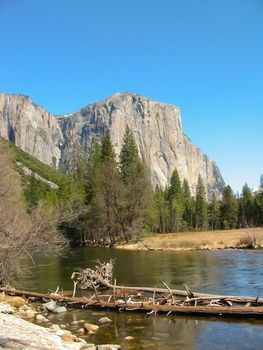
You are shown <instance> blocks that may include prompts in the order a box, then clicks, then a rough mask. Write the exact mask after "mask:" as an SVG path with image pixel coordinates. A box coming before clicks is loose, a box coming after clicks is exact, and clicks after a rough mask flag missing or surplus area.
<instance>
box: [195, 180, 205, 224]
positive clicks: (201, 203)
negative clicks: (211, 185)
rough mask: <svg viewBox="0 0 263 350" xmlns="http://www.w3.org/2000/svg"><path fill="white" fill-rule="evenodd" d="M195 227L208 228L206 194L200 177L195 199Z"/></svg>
mask: <svg viewBox="0 0 263 350" xmlns="http://www.w3.org/2000/svg"><path fill="white" fill-rule="evenodd" d="M195 227H196V229H202V230H205V229H206V228H207V203H206V193H205V187H204V184H203V180H202V178H201V176H200V175H199V177H198V183H197V187H196V197H195Z"/></svg>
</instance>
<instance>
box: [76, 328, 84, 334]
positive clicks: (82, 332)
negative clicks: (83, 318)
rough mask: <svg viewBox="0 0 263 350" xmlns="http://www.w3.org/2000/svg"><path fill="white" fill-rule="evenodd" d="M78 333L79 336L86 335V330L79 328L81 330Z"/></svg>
mask: <svg viewBox="0 0 263 350" xmlns="http://www.w3.org/2000/svg"><path fill="white" fill-rule="evenodd" d="M77 333H78V334H84V333H85V329H84V328H79V329H78V330H77Z"/></svg>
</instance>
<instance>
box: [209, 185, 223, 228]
mask: <svg viewBox="0 0 263 350" xmlns="http://www.w3.org/2000/svg"><path fill="white" fill-rule="evenodd" d="M208 218H209V219H208V220H209V228H210V229H211V230H216V229H219V228H220V202H219V201H218V199H217V198H216V195H215V193H214V192H213V194H212V198H211V201H210V203H209V204H208Z"/></svg>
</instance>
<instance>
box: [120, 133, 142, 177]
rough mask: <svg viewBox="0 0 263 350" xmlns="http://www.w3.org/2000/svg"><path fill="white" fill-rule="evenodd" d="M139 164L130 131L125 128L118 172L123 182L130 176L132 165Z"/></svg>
mask: <svg viewBox="0 0 263 350" xmlns="http://www.w3.org/2000/svg"><path fill="white" fill-rule="evenodd" d="M137 162H139V156H138V150H137V147H136V143H135V139H134V137H133V134H132V131H131V129H130V128H129V127H128V126H127V127H126V130H125V134H124V137H123V145H122V149H121V153H120V162H119V163H120V170H121V176H122V179H123V181H124V182H126V183H127V182H128V181H129V178H130V177H131V176H132V172H133V170H134V169H133V165H134V164H136V163H137Z"/></svg>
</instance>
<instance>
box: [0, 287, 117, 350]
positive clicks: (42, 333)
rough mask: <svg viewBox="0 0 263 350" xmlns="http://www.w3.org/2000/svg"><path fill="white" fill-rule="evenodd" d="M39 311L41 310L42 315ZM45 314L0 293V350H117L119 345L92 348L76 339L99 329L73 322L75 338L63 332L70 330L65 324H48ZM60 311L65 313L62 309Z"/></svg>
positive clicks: (20, 298) (28, 304)
mask: <svg viewBox="0 0 263 350" xmlns="http://www.w3.org/2000/svg"><path fill="white" fill-rule="evenodd" d="M50 303H54V302H49V304H50ZM44 305H45V304H44ZM57 309H58V308H57ZM60 309H62V307H60ZM40 310H44V312H43V311H42V312H41V311H40ZM47 311H48V309H43V308H42V307H41V306H40V305H38V306H37V304H30V303H28V301H27V300H26V299H24V298H22V297H12V296H8V295H5V294H4V293H1V295H0V348H1V349H2V347H3V348H4V349H21V350H22V349H23V350H24V349H27V350H43V349H45V350H85V349H89V350H117V349H120V346H119V345H113V344H104V345H95V344H93V343H89V342H87V341H85V340H84V339H83V338H82V337H79V335H80V334H82V335H84V334H85V333H86V334H88V335H89V336H92V334H94V333H95V332H96V330H97V329H98V328H99V326H98V325H94V324H91V323H87V322H85V321H84V320H82V321H77V322H75V328H76V333H77V335H75V334H73V332H72V331H70V330H69V329H66V328H70V325H69V324H60V325H58V324H54V323H51V322H50V320H49V319H48V312H47ZM61 311H62V310H61ZM63 311H65V312H67V310H66V309H65V308H64V310H63ZM46 316H47V317H46ZM37 323H38V324H37Z"/></svg>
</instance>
